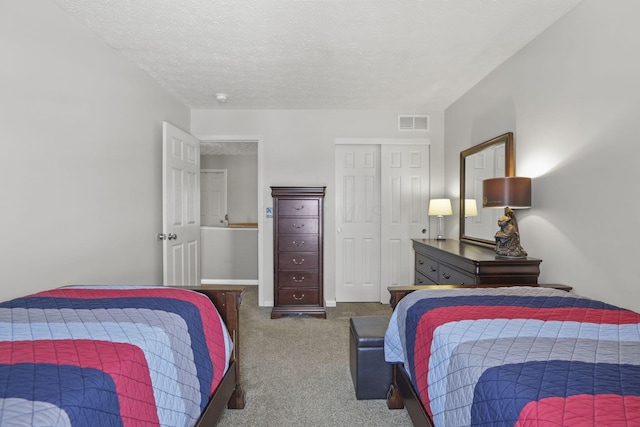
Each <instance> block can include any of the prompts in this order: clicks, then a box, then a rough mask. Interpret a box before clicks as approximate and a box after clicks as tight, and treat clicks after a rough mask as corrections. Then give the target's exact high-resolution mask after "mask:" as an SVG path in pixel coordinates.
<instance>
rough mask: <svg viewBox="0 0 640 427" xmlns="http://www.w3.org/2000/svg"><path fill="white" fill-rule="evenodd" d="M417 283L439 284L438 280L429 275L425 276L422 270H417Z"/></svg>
mask: <svg viewBox="0 0 640 427" xmlns="http://www.w3.org/2000/svg"><path fill="white" fill-rule="evenodd" d="M415 284H416V285H437V283H436V282H434V281H433V280H431V279H429V278H428V277H427V276H425V275H424V274H421V273H420V272H418V271H416V283H415Z"/></svg>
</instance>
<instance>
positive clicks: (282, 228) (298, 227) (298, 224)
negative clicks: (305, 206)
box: [278, 218, 319, 234]
mask: <svg viewBox="0 0 640 427" xmlns="http://www.w3.org/2000/svg"><path fill="white" fill-rule="evenodd" d="M318 223H319V220H318V218H280V219H279V220H278V234H318Z"/></svg>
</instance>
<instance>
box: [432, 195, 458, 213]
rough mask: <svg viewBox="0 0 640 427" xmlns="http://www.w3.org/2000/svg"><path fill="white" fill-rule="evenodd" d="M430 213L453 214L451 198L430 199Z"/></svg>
mask: <svg viewBox="0 0 640 427" xmlns="http://www.w3.org/2000/svg"><path fill="white" fill-rule="evenodd" d="M429 215H453V209H451V200H449V199H431V200H430V201H429Z"/></svg>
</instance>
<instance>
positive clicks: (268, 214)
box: [266, 208, 273, 218]
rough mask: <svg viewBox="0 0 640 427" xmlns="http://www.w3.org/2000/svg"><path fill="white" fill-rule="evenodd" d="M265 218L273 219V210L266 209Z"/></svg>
mask: <svg viewBox="0 0 640 427" xmlns="http://www.w3.org/2000/svg"><path fill="white" fill-rule="evenodd" d="M266 214H267V218H273V208H267V209H266Z"/></svg>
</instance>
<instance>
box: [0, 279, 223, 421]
mask: <svg viewBox="0 0 640 427" xmlns="http://www.w3.org/2000/svg"><path fill="white" fill-rule="evenodd" d="M231 350H232V342H231V339H230V337H229V334H228V332H227V329H226V327H225V326H224V324H223V322H222V319H221V318H220V315H219V313H218V312H217V311H216V309H215V307H214V306H213V304H212V303H211V301H210V300H209V299H208V298H207V297H206V296H204V295H201V294H198V293H196V292H192V291H188V290H183V289H173V288H164V287H131V286H126V287H125V286H122V287H106V286H95V287H90V286H87V287H68V288H60V289H55V290H51V291H47V292H41V293H37V294H33V295H30V296H27V297H23V298H18V299H14V300H11V301H8V302H4V303H0V425H1V426H45V425H47V426H54V425H55V426H92V427H93V426H157V425H162V426H192V425H194V424H195V422H196V420H197V419H198V417H199V416H200V414H201V412H202V411H203V410H204V408H205V406H206V405H207V403H208V401H209V397H210V395H211V394H212V393H213V392H214V391H215V390H216V388H217V386H218V384H219V383H220V381H221V380H222V377H223V376H224V374H225V372H226V370H227V368H228V365H229V357H230V354H231Z"/></svg>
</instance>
